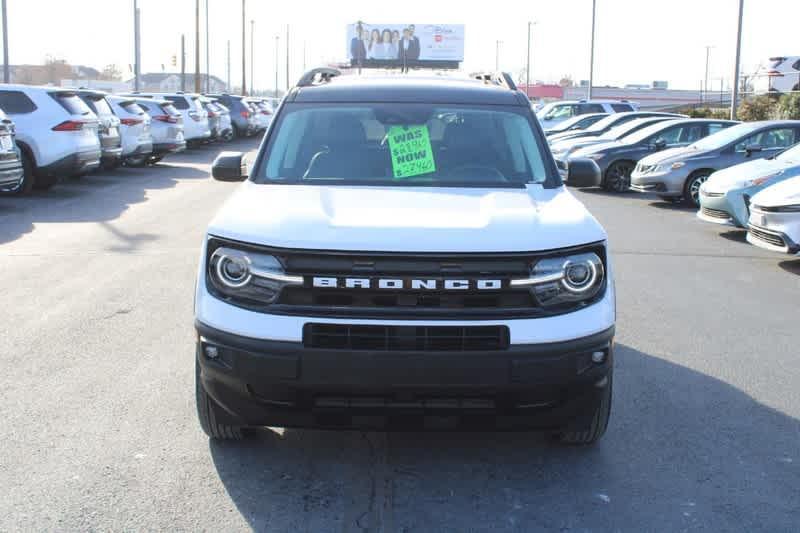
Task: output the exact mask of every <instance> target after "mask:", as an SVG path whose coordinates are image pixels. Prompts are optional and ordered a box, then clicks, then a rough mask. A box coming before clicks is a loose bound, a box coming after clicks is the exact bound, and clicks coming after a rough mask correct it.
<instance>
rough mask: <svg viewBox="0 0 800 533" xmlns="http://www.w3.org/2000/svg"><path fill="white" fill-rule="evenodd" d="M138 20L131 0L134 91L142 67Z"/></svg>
mask: <svg viewBox="0 0 800 533" xmlns="http://www.w3.org/2000/svg"><path fill="white" fill-rule="evenodd" d="M4 12H5V11H4ZM140 22H141V21H140V20H139V2H138V1H137V0H133V90H134V91H136V92H138V91H139V77H140V76H141V75H142V68H141V64H140V62H141V60H142V58H141V52H140V49H139V39H140V35H139V31H140V27H139V25H140Z"/></svg>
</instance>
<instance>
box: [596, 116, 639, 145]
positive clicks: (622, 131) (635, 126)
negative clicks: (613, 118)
mask: <svg viewBox="0 0 800 533" xmlns="http://www.w3.org/2000/svg"><path fill="white" fill-rule="evenodd" d="M644 127H645V126H644V125H642V122H641V121H640V120H631V121H629V122H626V123H624V124H620V125H619V126H617V127H615V128H611V129H610V130H608V131H607V132H605V133H604V134H602V135H601V136H600V137H598V138H599V139H600V140H603V141H616V140H619V139H622V138H623V137H625V136H627V135H630V134H631V133H632V132H634V131H637V130H639V129H640V128H644Z"/></svg>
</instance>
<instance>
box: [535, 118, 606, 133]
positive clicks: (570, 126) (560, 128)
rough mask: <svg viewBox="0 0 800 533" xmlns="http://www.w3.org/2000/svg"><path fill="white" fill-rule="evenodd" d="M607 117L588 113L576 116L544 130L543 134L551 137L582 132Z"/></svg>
mask: <svg viewBox="0 0 800 533" xmlns="http://www.w3.org/2000/svg"><path fill="white" fill-rule="evenodd" d="M607 116H608V113H589V114H588V115H578V116H577V117H572V118H569V119H567V120H565V121H564V122H561V123H559V124H558V125H556V126H553V127H552V128H550V129H546V130H544V134H545V135H546V136H548V137H550V136H551V135H557V134H559V133H564V132H565V131H578V130H584V129H586V128H588V127H589V126H591V125H592V124H594V123H595V122H597V121H598V120H601V119H603V118H605V117H607Z"/></svg>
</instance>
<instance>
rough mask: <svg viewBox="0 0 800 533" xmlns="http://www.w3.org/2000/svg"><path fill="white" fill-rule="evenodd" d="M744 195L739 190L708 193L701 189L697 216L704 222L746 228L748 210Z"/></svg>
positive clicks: (748, 215)
mask: <svg viewBox="0 0 800 533" xmlns="http://www.w3.org/2000/svg"><path fill="white" fill-rule="evenodd" d="M745 194H746V193H745V192H742V190H741V189H737V190H731V191H728V192H726V193H714V192H711V193H708V192H706V191H704V190H703V189H702V188H701V189H700V211H698V213H697V216H698V218H700V219H702V220H704V221H706V222H713V223H715V224H724V225H728V226H736V227H740V228H746V227H747V219H748V218H749V217H750V209H749V206H748V204H747V201H746V200H745V198H746V196H745Z"/></svg>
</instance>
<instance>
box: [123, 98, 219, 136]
mask: <svg viewBox="0 0 800 533" xmlns="http://www.w3.org/2000/svg"><path fill="white" fill-rule="evenodd" d="M131 95H132V96H135V97H141V98H158V99H160V100H169V101H170V102H172V105H173V106H175V109H177V110H178V111H179V112H180V113H181V115H182V116H183V136H184V139H185V140H186V143H187V144H193V143H198V142H203V141H207V140H209V139H210V138H211V128H210V127H209V123H208V111H206V109H205V108H204V107H203V104H202V102H201V101H200V95H198V94H190V93H181V92H178V93H132V94H131Z"/></svg>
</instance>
